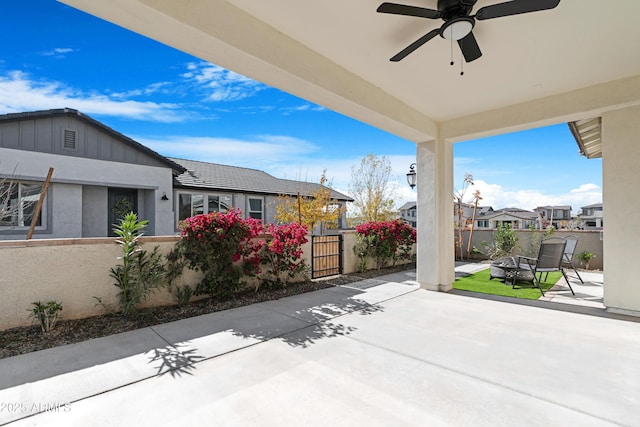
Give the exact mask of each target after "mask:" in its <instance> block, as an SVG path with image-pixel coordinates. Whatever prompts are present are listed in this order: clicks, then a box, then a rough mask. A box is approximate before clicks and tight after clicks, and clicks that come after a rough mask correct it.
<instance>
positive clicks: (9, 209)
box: [0, 169, 42, 227]
mask: <svg viewBox="0 0 640 427" xmlns="http://www.w3.org/2000/svg"><path fill="white" fill-rule="evenodd" d="M15 171H16V169H14V170H13V173H12V174H11V175H10V176H8V177H2V178H0V225H9V226H14V227H15V226H18V225H26V226H28V225H30V224H31V219H32V217H33V214H34V212H35V206H36V204H37V198H36V197H35V196H37V195H39V193H40V190H41V188H42V187H40V186H36V185H32V186H30V187H24V186H23V188H20V183H19V182H18V181H17V180H15V179H14V178H13V177H14V174H15Z"/></svg>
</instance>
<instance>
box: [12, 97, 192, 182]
mask: <svg viewBox="0 0 640 427" xmlns="http://www.w3.org/2000/svg"><path fill="white" fill-rule="evenodd" d="M56 116H72V117H76V118H78V119H79V120H82V121H83V122H85V123H88V124H90V125H92V126H95V127H97V128H99V129H101V130H102V131H104V132H106V133H108V134H111V135H112V136H113V137H115V138H117V139H120V140H122V141H123V142H125V143H126V144H129V145H131V146H132V147H133V148H135V149H137V150H139V151H142V152H144V153H145V154H147V155H149V156H151V157H153V158H155V159H156V160H158V161H160V162H162V163H164V164H165V165H167V166H169V167H170V168H171V169H173V170H174V171H175V173H177V174H181V173H184V172H186V171H187V170H186V169H185V168H184V167H182V166H181V165H179V164H177V163H175V162H174V161H172V160H169V159H168V158H167V157H165V156H163V155H162V154H160V153H158V152H156V151H153V150H152V149H150V148H149V147H146V146H144V145H142V144H140V143H139V142H137V141H135V140H134V139H131V138H129V137H128V136H126V135H124V134H122V133H120V132H118V131H117V130H115V129H112V128H110V127H109V126H107V125H105V124H104V123H102V122H99V121H98V120H96V119H94V118H93V117H90V116H87V115H86V114H84V113H81V112H80V111H78V110H75V109H73V108H54V109H50V110H38V111H28V112H23V113H8V114H2V115H0V122H11V121H21V120H30V119H37V118H43V117H56Z"/></svg>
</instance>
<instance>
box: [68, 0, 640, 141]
mask: <svg viewBox="0 0 640 427" xmlns="http://www.w3.org/2000/svg"><path fill="white" fill-rule="evenodd" d="M62 2H64V3H67V4H69V5H72V6H75V7H77V8H80V9H82V10H85V11H87V12H89V13H91V14H94V15H96V16H99V17H102V18H104V19H106V20H108V21H111V22H114V23H116V24H118V25H120V26H123V27H125V28H128V29H130V30H133V31H136V32H138V33H141V34H144V35H146V36H148V37H151V38H153V39H156V40H158V41H161V42H163V43H165V44H167V45H170V46H173V47H175V48H177V49H180V50H183V51H185V52H189V53H191V54H193V55H195V56H197V57H199V58H202V59H204V60H207V61H210V62H212V63H215V64H217V65H220V66H223V67H225V68H228V69H231V70H234V71H236V72H239V73H241V74H243V75H246V76H248V77H251V78H254V79H257V80H260V81H262V82H264V83H266V84H269V85H271V86H274V87H277V88H280V89H282V90H284V91H287V92H290V93H293V94H295V95H297V96H300V97H302V98H305V99H308V100H310V101H312V102H315V103H317V104H320V105H323V106H325V107H327V108H330V109H332V110H335V111H338V112H340V113H342V114H345V115H347V116H350V117H353V118H355V119H358V120H361V121H363V122H366V123H369V124H371V125H373V126H376V127H378V128H381V129H384V130H386V131H388V132H391V133H394V134H396V135H399V136H401V137H403V138H406V139H408V140H411V141H414V142H424V141H430V140H433V139H436V138H444V139H448V140H450V141H454V142H455V141H460V140H465V139H469V138H475V137H480V136H486V135H490V134H496V133H505V132H511V131H515V130H520V129H526V128H531V127H535V126H543V125H549V124H554V123H562V122H570V121H578V120H584V119H588V118H592V117H598V116H600V115H601V114H602V112H604V111H608V110H612V109H618V108H621V107H622V106H629V105H638V104H640V55H635V54H634V52H633V51H631V50H627V49H624V48H623V47H624V45H627V46H631V45H633V42H634V41H638V40H640V26H638V25H637V23H636V19H635V17H636V16H638V14H640V3H639V2H637V0H618V1H617V2H616V3H615V7H603V4H602V1H601V0H561V2H560V5H559V6H558V7H557V8H556V9H553V10H550V11H544V12H538V13H529V14H523V15H516V16H511V17H506V18H499V19H493V20H487V21H481V22H478V23H477V24H476V27H475V28H474V30H473V31H474V34H475V36H476V38H477V39H478V42H479V44H480V47H481V49H482V52H483V54H484V55H483V56H482V57H481V58H480V59H478V60H476V61H474V62H472V63H468V64H464V71H465V74H464V76H461V75H460V73H459V71H460V70H459V68H458V67H460V59H461V58H460V53H459V50H458V49H457V47H455V46H454V47H455V49H454V50H453V60H454V61H455V62H456V66H454V67H451V66H450V65H449V61H450V60H451V46H450V43H449V42H448V41H446V40H444V39H441V38H440V37H437V38H435V39H433V40H431V41H430V42H429V43H427V44H425V45H424V46H423V47H421V48H420V49H418V50H417V51H415V52H414V53H412V54H411V55H409V56H408V57H406V58H405V59H404V60H402V61H401V62H390V61H389V58H390V57H391V56H392V55H394V54H395V53H397V52H398V51H399V50H401V49H402V48H404V47H405V46H407V45H408V44H409V43H411V42H413V41H414V40H416V39H417V38H418V37H420V36H422V35H423V34H425V33H426V32H428V31H430V30H431V29H433V28H437V27H438V26H440V25H441V23H442V22H441V21H439V20H437V21H436V20H429V19H421V18H414V17H407V16H395V15H388V14H380V13H376V8H377V6H378V5H379V4H380V1H379V0H366V1H358V2H344V1H343V0H324V1H322V2H300V1H298V0H274V1H269V2H258V1H253V0H208V1H190V2H181V1H167V0H112V1H109V2H95V1H93V0H62ZM409 3H410V2H409ZM414 3H416V2H415V1H414ZM493 3H496V1H494V0H479V1H478V2H477V4H476V10H477V9H478V8H480V7H482V6H485V5H487V4H493ZM422 6H424V7H435V1H431V2H427V1H425V2H424V4H423V5H422ZM594 29H598V30H594ZM587 53H588V54H587ZM594 57H597V61H594V60H593V59H594Z"/></svg>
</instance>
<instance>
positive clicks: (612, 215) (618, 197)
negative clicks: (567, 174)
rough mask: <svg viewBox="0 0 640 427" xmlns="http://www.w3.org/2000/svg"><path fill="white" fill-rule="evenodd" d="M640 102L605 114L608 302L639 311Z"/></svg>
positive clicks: (615, 307)
mask: <svg viewBox="0 0 640 427" xmlns="http://www.w3.org/2000/svg"><path fill="white" fill-rule="evenodd" d="M639 160H640V107H633V108H627V109H623V110H617V111H611V112H607V113H603V114H602V182H603V191H602V193H603V204H604V241H603V253H604V259H603V265H604V275H605V276H604V277H605V283H604V304H605V306H606V307H607V310H609V311H613V312H621V313H627V314H633V315H636V316H640V284H639V282H638V278H640V263H639V262H638V245H640V229H639V228H638V221H637V217H638V212H640V198H639V197H638V188H640V172H639V171H638V161H639Z"/></svg>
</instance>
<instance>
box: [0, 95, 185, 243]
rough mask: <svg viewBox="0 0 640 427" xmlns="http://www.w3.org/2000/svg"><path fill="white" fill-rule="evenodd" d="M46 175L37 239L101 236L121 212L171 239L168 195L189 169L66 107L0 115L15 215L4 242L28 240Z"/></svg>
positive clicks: (1, 158) (1, 228)
mask: <svg viewBox="0 0 640 427" xmlns="http://www.w3.org/2000/svg"><path fill="white" fill-rule="evenodd" d="M49 168H53V175H52V179H51V184H50V186H49V188H48V190H47V193H46V197H45V198H44V204H43V205H42V210H41V215H40V219H39V220H38V223H37V227H36V228H35V231H34V235H33V238H75V237H104V236H108V235H112V230H111V229H112V227H111V224H113V223H115V222H116V218H117V216H118V215H119V213H121V212H122V211H128V210H131V209H132V210H134V211H136V212H138V215H139V216H140V218H143V219H146V220H148V221H149V225H148V228H147V230H146V233H147V234H150V235H163V234H173V233H174V229H175V224H174V214H173V207H172V205H171V203H169V202H167V201H165V200H164V199H163V196H165V195H168V194H171V193H172V191H173V178H174V176H176V175H179V174H181V173H183V172H184V171H185V169H184V168H183V167H182V166H180V165H178V164H176V163H174V162H172V161H171V160H169V159H167V158H166V157H164V156H161V155H160V154H158V153H156V152H155V151H153V150H150V149H149V148H147V147H145V146H144V145H142V144H140V143H138V142H136V141H134V140H133V139H131V138H129V137H127V136H125V135H123V134H121V133H119V132H117V131H115V130H113V129H111V128H109V127H108V126H105V125H104V124H102V123H100V122H98V121H97V120H94V119H92V118H91V117H89V116H87V115H85V114H82V113H80V112H79V111H76V110H73V109H70V108H64V109H54V110H46V111H34V112H27V113H15V114H3V115H0V179H2V180H3V181H4V185H5V188H6V187H7V184H8V181H9V179H11V180H13V181H17V186H15V185H14V186H13V189H12V194H11V195H10V196H9V197H10V200H9V202H10V205H11V206H13V210H12V212H11V213H10V214H9V215H6V216H5V217H3V218H0V238H1V239H4V240H8V239H16V240H22V239H24V238H25V237H26V235H27V232H28V229H29V226H30V224H31V216H32V214H33V212H34V210H35V205H36V203H34V202H35V201H36V200H37V199H39V197H40V193H41V192H42V188H43V186H44V183H45V179H46V177H47V174H48V171H49Z"/></svg>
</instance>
